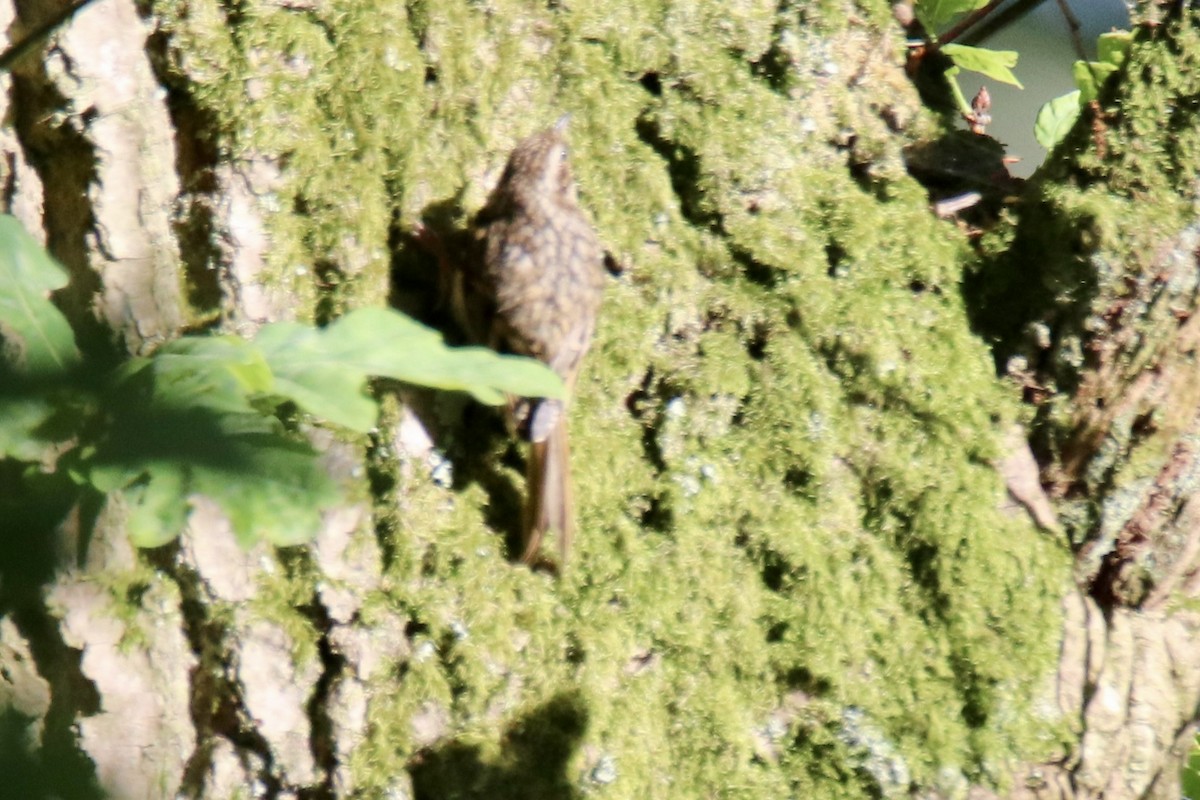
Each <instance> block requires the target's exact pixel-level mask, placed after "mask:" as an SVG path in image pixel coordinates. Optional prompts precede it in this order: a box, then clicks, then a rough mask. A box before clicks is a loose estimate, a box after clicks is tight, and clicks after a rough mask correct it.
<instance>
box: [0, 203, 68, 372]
mask: <svg viewBox="0 0 1200 800" xmlns="http://www.w3.org/2000/svg"><path fill="white" fill-rule="evenodd" d="M66 285H67V273H66V271H65V270H64V269H63V268H62V267H60V266H59V265H58V263H57V262H55V261H54V259H52V258H51V257H50V256H49V255H48V254H47V253H46V251H45V250H43V249H42V246H41V245H40V244H38V243H37V242H36V241H35V240H34V238H33V237H32V236H30V235H29V234H28V233H26V232H25V229H24V228H22V227H21V223H19V222H17V220H16V219H15V218H14V217H11V216H8V215H6V214H4V215H0V337H3V339H4V345H5V347H4V354H3V355H4V361H7V362H8V363H9V364H10V365H11V367H12V368H13V370H14V371H16V372H17V373H18V374H19V375H23V376H31V377H39V378H42V377H51V376H55V375H62V374H64V373H66V372H68V371H70V370H71V369H72V368H74V367H75V366H76V365H77V364H78V363H79V351H78V350H77V349H76V347H75V335H74V333H73V332H72V331H71V326H70V325H69V324H68V323H67V319H66V317H64V316H63V315H62V312H60V311H59V310H58V309H57V308H55V307H54V304H53V303H51V302H50V300H49V293H50V292H51V291H53V290H55V289H60V288H62V287H63V286H66Z"/></svg>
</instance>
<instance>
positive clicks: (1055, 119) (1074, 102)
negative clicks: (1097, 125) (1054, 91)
mask: <svg viewBox="0 0 1200 800" xmlns="http://www.w3.org/2000/svg"><path fill="white" fill-rule="evenodd" d="M1079 98H1080V92H1079V91H1078V90H1076V91H1074V92H1070V93H1069V94H1064V95H1063V96H1062V97H1056V98H1054V99H1053V100H1051V101H1050V102H1049V103H1046V104H1045V105H1044V106H1042V108H1041V110H1040V111H1038V115H1037V122H1036V123H1035V124H1034V126H1033V135H1034V137H1036V138H1037V140H1038V144H1040V145H1041V146H1042V147H1044V148H1046V149H1047V150H1053V149H1054V147H1055V145H1057V144H1058V143H1059V142H1061V141H1062V140H1063V138H1064V137H1065V136H1066V135H1067V134H1068V133H1069V132H1070V130H1071V128H1073V127H1074V126H1075V121H1076V120H1078V119H1079V111H1080V105H1079Z"/></svg>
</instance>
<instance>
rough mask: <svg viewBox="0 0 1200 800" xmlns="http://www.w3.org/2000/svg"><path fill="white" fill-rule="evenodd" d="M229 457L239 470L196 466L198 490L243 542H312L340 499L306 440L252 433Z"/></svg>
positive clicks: (239, 440)
mask: <svg viewBox="0 0 1200 800" xmlns="http://www.w3.org/2000/svg"><path fill="white" fill-rule="evenodd" d="M231 455H232V456H233V458H234V459H235V461H236V463H237V464H238V465H239V469H238V470H237V471H236V472H230V471H225V470H218V469H208V468H203V469H197V470H195V473H194V480H195V491H196V492H197V493H199V494H202V495H205V496H206V497H208V498H210V499H212V500H213V501H215V502H216V503H217V504H218V505H219V506H221V509H222V510H223V511H224V512H225V514H226V516H228V517H229V521H230V523H232V525H233V532H234V535H236V536H237V539H238V541H239V542H241V543H242V544H243V545H245V546H249V545H251V544H253V543H254V542H256V541H258V540H260V539H265V540H267V541H268V542H270V543H271V544H274V545H277V546H279V547H287V546H291V545H296V544H301V543H303V542H306V541H309V540H310V539H312V538H313V537H314V536H316V535H317V533H318V532H319V531H320V528H321V512H322V511H324V510H327V509H330V508H332V507H334V506H336V505H337V504H338V503H340V502H341V501H342V494H341V491H340V490H339V488H338V486H337V484H335V483H334V481H333V479H332V478H331V477H330V476H329V473H328V472H326V470H325V467H324V466H323V465H322V464H321V462H320V460H319V459H318V458H317V456H316V454H315V453H314V452H313V451H312V448H311V447H309V446H308V445H307V444H305V443H302V442H296V441H293V440H291V439H287V438H285V437H283V436H278V435H270V434H258V435H249V436H245V437H238V438H236V439H234V440H233V442H232V443H231Z"/></svg>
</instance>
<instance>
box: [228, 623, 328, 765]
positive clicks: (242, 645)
mask: <svg viewBox="0 0 1200 800" xmlns="http://www.w3.org/2000/svg"><path fill="white" fill-rule="evenodd" d="M236 616H237V622H236V625H237V633H236V634H235V635H234V637H233V641H232V642H231V645H230V649H231V652H232V653H233V655H234V667H233V669H234V671H235V673H236V675H237V679H238V682H239V683H240V684H241V686H242V692H243V695H242V696H243V701H244V704H245V708H246V711H247V712H248V713H249V714H250V716H251V717H252V718H253V724H254V727H255V728H256V730H257V731H258V732H259V733H260V734H262V736H263V738H264V739H265V740H266V741H267V744H268V745H269V746H270V748H271V754H272V756H273V757H274V766H275V770H276V772H277V773H278V774H279V776H280V778H282V779H283V780H284V782H285V783H287V784H291V785H295V786H307V785H310V784H312V783H315V782H316V781H317V780H318V771H317V766H316V762H315V760H314V759H313V754H312V750H311V748H310V746H309V742H310V740H311V736H312V724H311V722H310V720H309V718H308V715H307V714H306V713H305V708H306V707H307V705H308V700H309V698H310V697H311V696H312V693H313V690H314V689H315V687H316V684H317V679H318V678H319V677H320V665H319V664H318V663H317V661H316V659H304V660H298V659H297V657H296V655H295V654H294V652H293V649H294V648H293V642H292V639H291V637H290V636H289V635H288V633H287V631H285V630H284V629H283V628H282V627H280V626H279V625H276V624H275V623H273V622H269V621H267V620H261V619H253V618H250V617H249V616H248V614H246V613H238V614H237V615H236Z"/></svg>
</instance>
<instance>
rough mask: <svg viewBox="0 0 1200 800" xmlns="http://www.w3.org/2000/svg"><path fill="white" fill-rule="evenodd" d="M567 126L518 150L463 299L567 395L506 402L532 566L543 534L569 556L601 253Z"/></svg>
mask: <svg viewBox="0 0 1200 800" xmlns="http://www.w3.org/2000/svg"><path fill="white" fill-rule="evenodd" d="M567 121H568V118H567V117H563V118H561V119H560V120H559V121H558V122H557V123H556V124H554V125H553V126H551V127H549V128H547V129H545V130H542V131H540V132H538V133H534V134H533V135H531V136H529V137H528V138H526V139H524V140H522V141H521V142H519V143H518V144H517V146H516V147H515V148H514V149H513V151H512V153H511V154H510V155H509V158H508V162H507V164H506V166H505V168H504V172H503V173H502V174H501V176H500V179H499V181H498V182H497V184H496V186H495V188H494V189H493V190H492V192H491V194H490V195H489V197H488V199H487V201H486V203H485V204H484V206H483V207H482V208H481V209H480V211H479V212H478V214H477V215H476V216H475V219H474V221H473V223H472V229H473V234H474V239H475V241H476V242H477V250H476V252H477V253H479V254H480V257H479V258H478V260H477V263H476V264H475V265H473V269H472V273H473V274H472V275H471V276H470V282H471V283H472V284H474V285H473V286H470V287H469V291H470V292H472V293H476V294H480V295H482V298H483V301H482V305H483V306H484V307H485V308H486V311H485V312H483V313H484V323H483V324H484V325H485V326H486V328H487V332H486V336H487V339H488V342H487V343H488V344H489V346H491V347H492V348H493V349H496V350H499V351H501V352H508V353H514V354H517V355H523V356H529V357H532V358H535V359H537V360H539V361H541V362H543V363H544V364H546V365H548V366H549V367H550V368H551V369H552V370H554V372H555V373H557V374H558V376H559V377H560V378H561V379H562V381H563V383H564V385H565V386H566V389H567V392H566V399H565V400H558V399H551V398H513V399H512V400H510V403H509V414H510V418H511V420H512V423H513V427H514V428H515V429H516V431H517V433H518V434H519V435H520V436H521V437H522V438H525V439H527V440H528V441H529V442H530V453H529V458H528V462H527V467H526V495H527V496H526V502H525V509H524V519H523V524H522V554H521V557H520V560H521V562H523V563H525V564H527V565H534V564H535V563H537V562H538V561H539V558H540V553H541V547H542V541H543V539H544V537H545V536H546V534H547V533H548V532H549V531H554V532H556V534H557V536H558V545H559V558H560V563H562V564H565V562H566V559H567V554H568V552H569V550H570V546H571V541H572V538H573V535H574V507H573V500H572V491H571V475H570V445H569V441H568V434H567V411H568V408H569V405H570V397H571V395H572V394H573V392H574V388H575V382H576V378H577V377H578V375H579V369H580V365H581V364H582V362H583V358H584V356H585V355H586V354H587V351H588V348H589V347H590V346H591V342H592V338H593V334H594V333H595V328H596V317H597V315H598V313H599V310H600V305H601V297H602V294H603V289H604V276H605V251H604V248H603V246H602V245H601V243H600V239H599V237H598V235H597V233H596V230H595V228H594V226H593V224H592V222H591V220H590V218H589V217H588V215H587V213H586V212H585V211H584V210H583V209H582V208H581V207H580V205H579V200H578V191H577V188H576V184H575V179H574V177H573V176H572V172H571V165H570V157H569V153H568V149H567V140H566V128H567ZM479 304H480V303H479V302H478V298H477V299H476V305H479ZM475 317H476V319H478V318H479V315H478V311H476V313H475Z"/></svg>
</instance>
